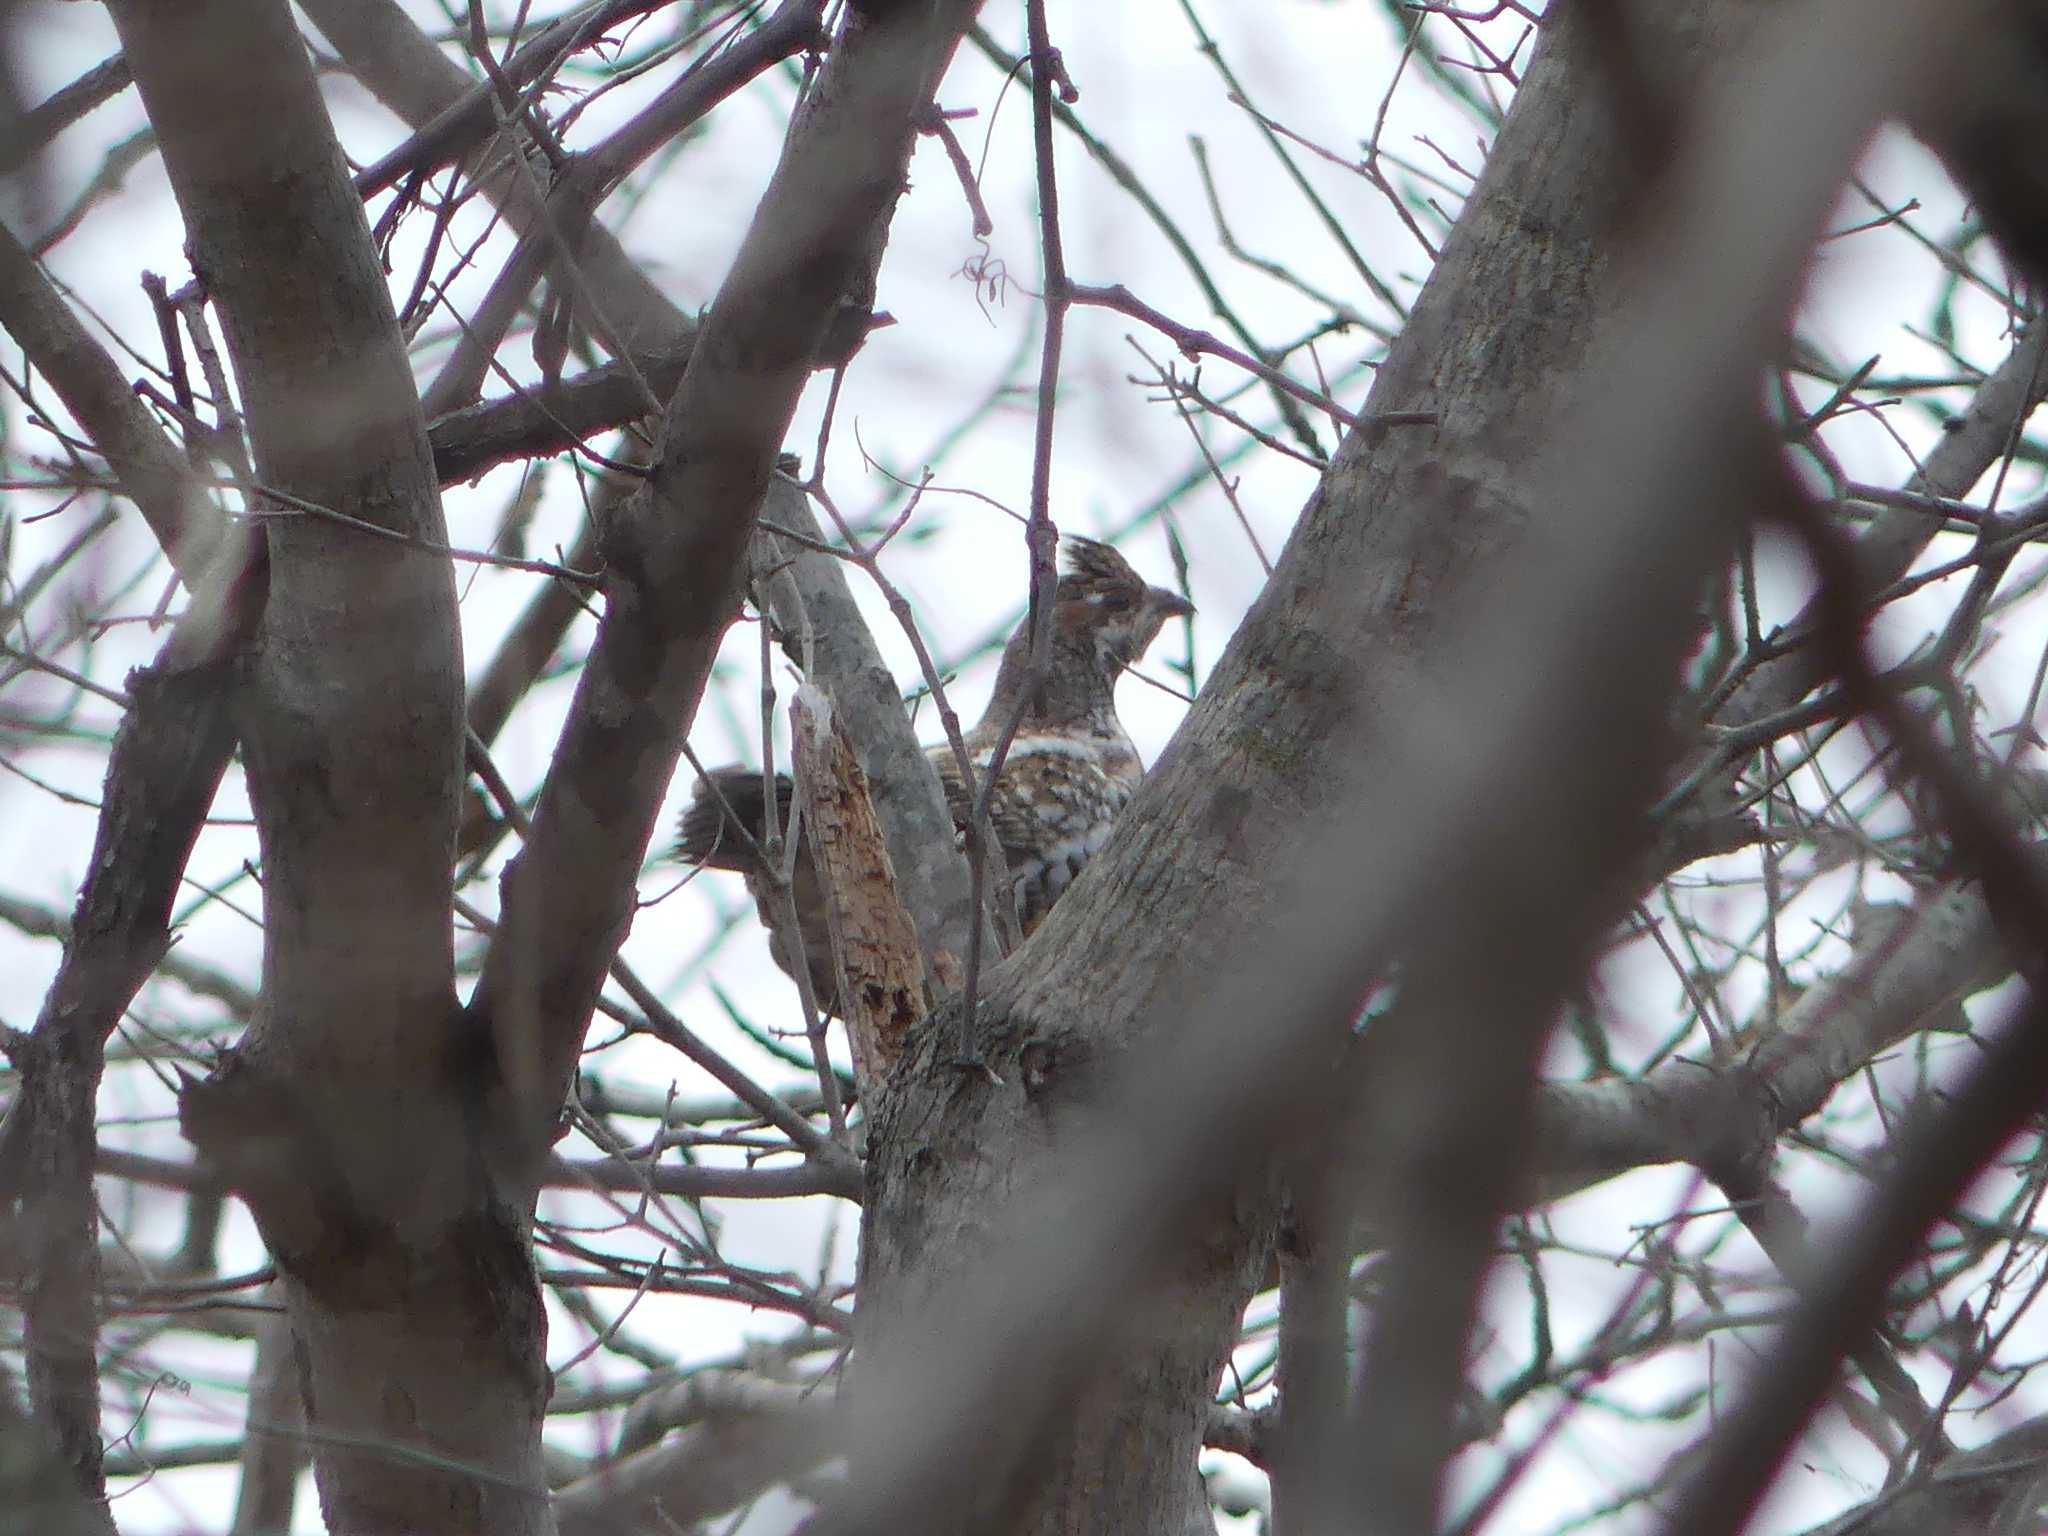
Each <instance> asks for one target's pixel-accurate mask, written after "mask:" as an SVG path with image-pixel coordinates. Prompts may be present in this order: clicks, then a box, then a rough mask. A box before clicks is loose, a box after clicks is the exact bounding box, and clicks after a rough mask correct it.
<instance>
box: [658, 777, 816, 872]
mask: <svg viewBox="0 0 2048 1536" xmlns="http://www.w3.org/2000/svg"><path fill="white" fill-rule="evenodd" d="M794 795H795V787H794V786H793V785H792V784H791V783H790V781H789V775H788V774H786V773H778V774H777V775H775V800H776V805H775V817H776V825H777V826H778V827H787V826H788V825H789V808H790V801H791V799H792V798H793V797H794ZM765 805H766V798H765V797H764V796H763V795H762V793H761V770H760V769H758V768H738V767H734V768H714V769H712V770H711V772H710V773H708V774H706V775H705V776H704V777H703V778H701V779H699V780H698V781H697V787H696V789H695V790H694V791H692V793H691V795H690V803H689V805H688V806H686V807H685V808H684V810H683V819H682V822H681V824H680V825H679V827H678V828H677V831H676V857H677V858H678V859H681V860H682V861H683V862H684V863H685V864H701V865H704V866H706V867H708V868H711V869H736V870H740V871H742V872H744V871H745V870H746V869H747V868H748V866H750V865H751V864H753V863H754V862H755V860H756V859H757V858H758V857H759V855H758V853H757V852H756V850H757V849H758V848H759V847H760V844H761V841H762V839H763V838H765V837H766V836H767V835H768V833H767V828H766V825H765V823H766V817H764V816H763V815H762V811H763V808H764V807H765Z"/></svg>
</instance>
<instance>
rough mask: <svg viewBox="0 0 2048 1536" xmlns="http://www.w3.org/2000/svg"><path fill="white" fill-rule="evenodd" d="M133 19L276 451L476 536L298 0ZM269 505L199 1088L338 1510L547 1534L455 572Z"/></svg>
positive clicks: (417, 533)
mask: <svg viewBox="0 0 2048 1536" xmlns="http://www.w3.org/2000/svg"><path fill="white" fill-rule="evenodd" d="M115 20H116V24H117V25H118V26H119V28H120V29H121V34H122V43H123V49H124V52H125V54H126V56H127V58H128V59H129V61H130V64H131V65H132V67H133V69H134V71H135V76H136V81H137V85H138V87H139V89H140V91H141V93H142V97H143V102H144V105H145V107H146V108H147V109H148V111H149V114H150V118H151V121H152V124H153V125H154V127H155V129H156V131H157V133H158V136H159V140H160V142H161V145H162V148H163V154H164V160H165V164H166V166H167V168H168V170H169V172H170V176H171V181H172V186H173V190H174V191H175V192H176V194H177V196H178V200H179V204H180V207H181V209H182V210H183V212H184V215H185V221H186V229H187V234H188V241H189V249H190V251H191V254H192V260H193V264H194V267H195V269H196V271H197V273H198V275H199V277H200V278H201V280H202V281H203V282H204V283H205V284H206V286H207V288H208V290H209V291H210V293H211V294H212V297H213V299H214V302H215V304H216V307H217V309H218V312H219V314H220V316H221V319H222V323H223V327H224V331H225V334H226V340H227V346H228V351H229V354H230V357H231V359H232V362H233V366H234V369H235V373H236V377H237V381H238V384H239V389H240V394H241V397H242V401H243V403H244V406H245V411H246V420H247V422H248V426H249V431H250V435H251V440H252V445H253V448H254V457H255V465H256V473H257V475H258V477H259V479H260V480H261V481H262V483H263V484H264V485H265V486H266V487H273V488H275V489H276V490H278V491H280V492H282V493H284V494H286V495H289V496H290V497H292V498H295V499H296V500H298V501H302V502H305V503H310V504H315V505H318V506H320V507H325V508H330V509H332V510H334V511H337V512H340V513H343V514H345V515H347V516H350V517H353V518H356V519H359V520H362V521H365V522H369V523H373V524H375V525H377V526H379V527H382V528H386V529H389V530H392V531H394V532H396V533H399V534H401V535H404V536H407V537H411V538H417V539H420V540H423V541H426V542H429V543H432V544H435V545H444V544H445V542H446V537H445V532H444V530H443V526H442V521H441V514H440V504H439V496H438V489H437V485H436V480H435V476H434V470H433V461H432V456H431V453H430V450H429V448H428V445H427V439H426V432H425V424H424V421H423V419H422V417H421V415H420V411H419V407H418V403H417V399H416V397H415V395H414V393H413V390H412V384H411V376H410V371H409V369H408V366H407V363H406V357H405V351H404V346H403V342H402V338H401V337H400V335H399V332H398V329H397V325H396V322H395V317H394V315H393V313H392V309H391V301H390V298H389V296H388V293H387V290H386V285H385V281H384V276H383V273H382V272H381V270H380V269H379V267H378V264H377V261H376V257H375V253H374V251H373V250H372V248H371V244H370V239H369V230H368V226H367V224H366V223H365V221H364V217H363V211H362V205H361V202H360V200H359V198H358V197H357V196H356V194H355V192H354V190H353V188H352V187H351V186H350V184H349V180H348V176H347V169H346V166H345V164H344V163H343V161H342V158H341V154H340V150H339V147H338V146H337V144H336V143H335V141H334V136H333V131H332V128H331V126H330V125H329V124H328V122H327V119H326V116H325V113H324V110H323V109H322V105H321V102H320V97H319V93H318V91H317V89H316V87H315V84H314V81H313V78H312V74H311V70H310V67H309V65H308V61H307V59H306V55H305V50H304V46H303V44H302V42H301V40H300V39H299V37H298V34H297V32H296V30H295V28H294V27H293V25H292V23H291V18H290V14H289V12H288V11H287V10H286V9H285V8H284V7H282V6H278V5H274V4H268V3H263V0H195V3H191V4H182V5H168V6H166V5H155V4H151V5H143V6H134V5H124V6H119V7H117V8H116V11H115ZM259 122H260V123H262V124H263V125H264V131H263V132H262V133H251V132H250V131H249V125H250V124H251V123H259ZM265 533H266V539H265V543H266V546H267V553H268V579H267V592H266V593H265V602H264V606H263V610H262V619H261V622H260V625H259V627H258V629H257V631H256V633H255V635H254V637H253V639H252V640H251V642H250V644H249V646H248V648H247V654H246V660H245V661H244V663H243V667H242V681H241V686H240V687H239V689H238V691H237V699H236V711H237V716H238V721H237V723H238V725H239V727H240V731H241V736H242V742H243V753H244V763H245V768H246V772H247V777H248V782H249V788H250V795H251V799H252V801H253V802H254V805H255V808H256V814H257V823H258V834H259V837H260V839H261V842H262V849H263V877H264V896H265V929H264V938H265V948H264V964H263V996H262V1001H261V1005H260V1007H259V1009H258V1012H257V1015H256V1017H255V1019H254V1020H253V1021H252V1023H251V1026H250V1028H249V1031H248V1034H247V1036H246V1038H245V1041H244V1043H243V1044H242V1045H241V1046H240V1047H239V1048H238V1050H237V1051H236V1052H235V1053H234V1054H233V1055H231V1056H230V1057H229V1058H227V1060H226V1061H225V1062H224V1063H223V1065H222V1067H221V1068H220V1069H219V1070H218V1071H217V1072H216V1073H215V1074H213V1075H212V1076H211V1077H209V1078H208V1079H207V1080H206V1081H205V1082H203V1083H195V1084H192V1085H190V1086H189V1087H188V1088H187V1090H186V1092H185V1094H184V1096H183V1100H182V1105H181V1108H182V1118H183V1124H184V1128H185V1130H186V1134H187V1135H188V1136H189V1137H191V1139H192V1140H193V1141H194V1142H195V1144H197V1145H198V1146H199V1147H200V1148H201V1149H202V1151H204V1152H206V1153H207V1154H208V1156H209V1157H210V1158H211V1160H212V1161H213V1162H214V1164H215V1165H216V1166H217V1167H219V1168H220V1169H221V1170H222V1171H223V1172H224V1173H225V1174H226V1175H227V1176H228V1177H229V1179H230V1180H231V1182H233V1183H234V1184H235V1186H236V1187H237V1188H238V1189H239V1190H240V1192H241V1193H242V1194H243V1195H244V1197H245V1198H246V1199H247V1201H248V1203H249V1205H250V1208H251V1210H252V1211H253V1212H254V1214H255V1215H256V1218H257V1221H258V1223H259V1225H260V1226H261V1228H262V1230H263V1232H264V1236H265V1239H266V1241H267V1242H268V1243H269V1245H270V1247H271V1250H272V1252H273V1254H274V1255H275V1256H276V1260H277V1264H278V1267H279V1270H280V1273H281V1276H282V1279H283V1285H284V1291H285V1295H286V1298H287V1301H288V1305H289V1308H290V1315H291V1326H292V1335H293V1348H294V1352H295V1354H296V1357H297V1360H298V1363H299V1369H300V1372H301V1386H302V1388H303V1390H304V1395H305V1403H306V1409H307V1423H308V1428H309V1430H310V1432H311V1434H312V1436H313V1439H314V1443H315V1445H316V1447H317V1451H316V1457H315V1466H316V1473H317V1477H318V1482H319V1486H320V1492H321V1500H322V1505H323V1508H324V1511H325V1514H326V1518H327V1523H328V1526H329V1528H330V1529H332V1530H334V1531H337V1532H358V1531H363V1532H385V1531H399V1530H420V1529H442V1530H479V1531H481V1530H491V1531H506V1532H517V1531H521V1530H543V1529H546V1528H548V1525H549V1519H548V1509H547V1504H546V1500H545V1494H544V1484H543V1480H542V1476H541V1467H540V1460H539V1454H538V1451H539V1436H538V1429H539V1422H540V1415H541V1410H542V1407H543V1404H544V1402H545V1394H546V1372H545V1370H544V1369H543V1368H542V1366H541V1344H542V1326H543V1325H542V1318H541V1312H540V1304H539V1295H538V1291H537V1288H536V1286H535V1282H534V1277H533V1271H532V1263H531V1258H530V1255H529V1252H528V1248H527V1220H528V1212H529V1210H530V1205H531V1198H532V1197H531V1190H530V1189H527V1190H523V1191H522V1190H519V1189H517V1188H516V1187H514V1188H513V1189H511V1190H510V1191H506V1190H502V1189H499V1188H497V1187H494V1185H493V1183H492V1179H491V1172H492V1170H491V1169H490V1168H489V1167H488V1166H487V1165H486V1160H485V1156H484V1152H483V1149H482V1148H481V1147H480V1146H479V1145H477V1144H476V1142H475V1141H474V1128H475V1125H476V1120H475V1116H474V1114H473V1113H467V1112H465V1107H466V1106H467V1105H470V1104H472V1103H473V1094H474V1091H475V1084H474V1082H473V1080H467V1079H466V1074H465V1072H464V1071H463V1070H462V1068H461V1046H462V1041H461V1038H460V1035H459V1023H460V1020H459V1015H458V1012H457V1010H456V1007H455V999H454V975H453V957H452V951H451V931H452V925H451V912H450V908H449V879H448V871H449V866H450V861H451V859H452V856H453V851H454V831H455V813H456V795H457V790H458V788H459V785H460V771H461V761H462V758H461V739H462V738H461V731H462V715H461V698H462V694H461V689H462V667H461V655H460V649H459V632H458V629H457V624H456V614H455V602H454V583H453V580H452V575H451V572H450V570H449V567H448V564H447V562H446V560H445V559H443V558H440V557H435V556H430V555H427V554H424V553H422V552H420V551H418V550H416V549H412V548H408V547H405V546H403V545H399V544H394V543H391V542H387V541H383V540H377V539H373V538H370V537H366V536H365V535H363V534H361V533H359V532H357V531H355V530H351V529H346V528H342V527H338V526H336V525H334V524H331V523H328V522H324V521H321V520H318V519H317V518H314V517H312V516H308V515H304V514H299V515H292V514H289V513H286V512H284V511H283V510H282V509H280V510H279V511H278V512H276V513H273V514H272V515H271V516H270V517H268V518H267V520H266V523H265ZM451 1068H455V1069H456V1070H453V1071H451Z"/></svg>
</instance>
